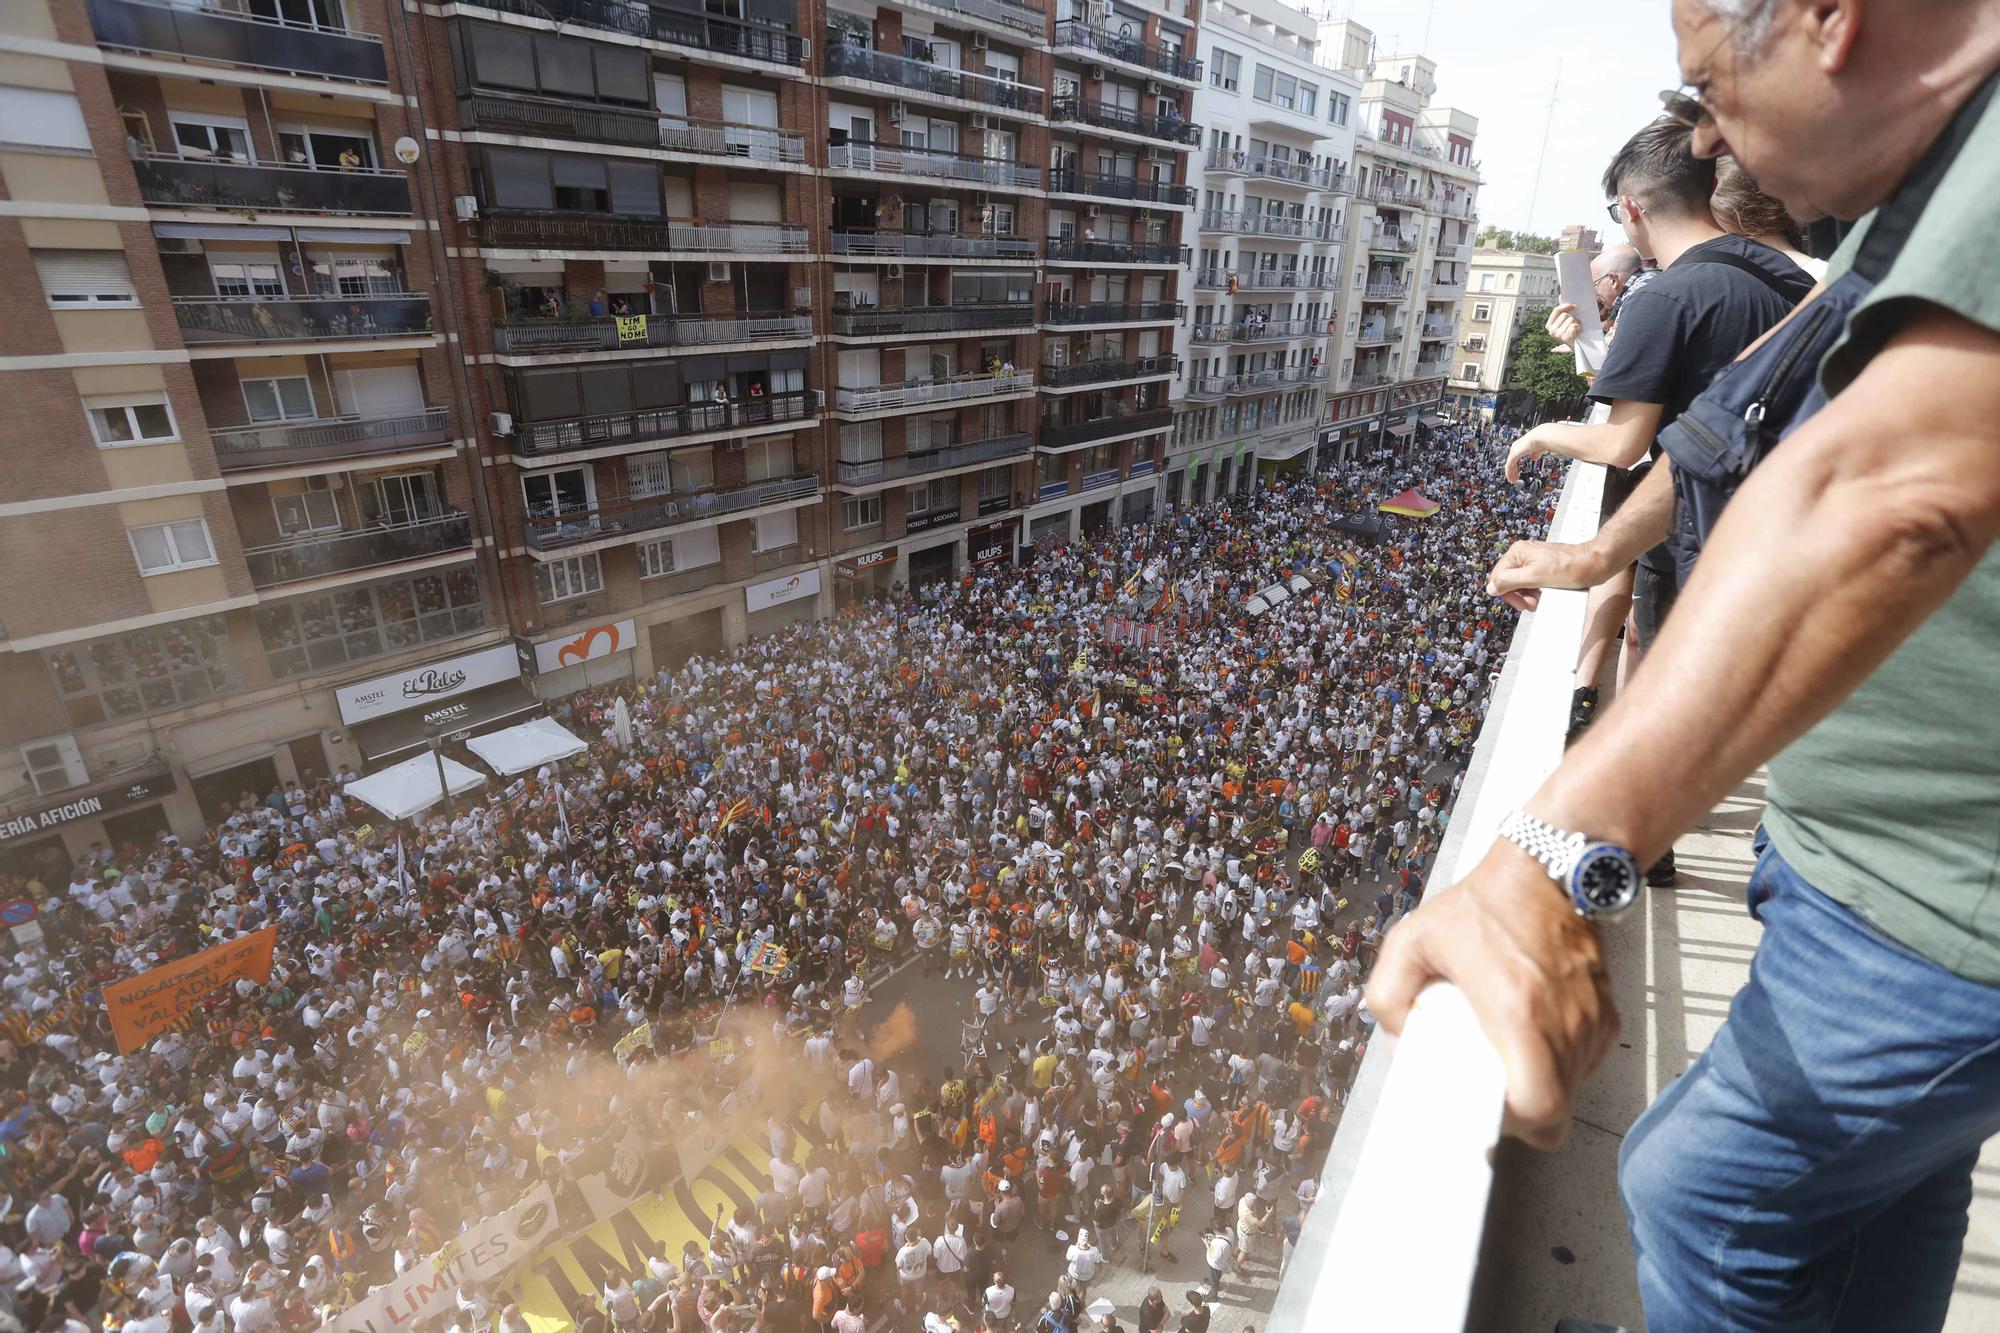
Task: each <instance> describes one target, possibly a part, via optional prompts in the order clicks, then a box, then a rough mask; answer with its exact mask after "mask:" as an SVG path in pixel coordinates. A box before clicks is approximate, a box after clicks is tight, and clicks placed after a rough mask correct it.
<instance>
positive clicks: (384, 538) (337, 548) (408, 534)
mask: <svg viewBox="0 0 2000 1333" xmlns="http://www.w3.org/2000/svg"><path fill="white" fill-rule="evenodd" d="M471 545H472V524H471V522H470V520H468V519H467V518H466V516H465V515H464V514H462V513H458V512H456V511H453V512H451V513H440V514H436V515H433V516H431V517H429V518H423V519H418V520H417V521H416V522H414V523H398V524H393V525H390V524H384V525H381V526H378V527H372V528H364V529H362V530H361V531H359V532H336V533H329V534H326V535H324V536H318V537H306V538H303V539H301V540H299V541H290V542H278V543H275V544H273V545H270V546H253V547H251V548H249V549H247V550H245V551H244V552H243V560H244V563H245V564H247V565H248V566H249V567H250V583H251V585H252V586H253V587H258V588H269V587H274V586H276V585H278V584H281V583H297V582H299V581H300V580H301V579H318V578H325V577H327V576H328V575H330V574H344V573H346V572H348V571H349V570H355V569H369V568H372V567H374V566H376V565H392V564H396V563H397V562H399V561H403V560H420V559H422V558H423V557H425V556H430V555H443V554H445V553H446V552H448V551H462V550H465V549H466V548H467V547H469V546H471Z"/></svg>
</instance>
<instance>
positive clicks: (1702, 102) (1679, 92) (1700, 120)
mask: <svg viewBox="0 0 2000 1333" xmlns="http://www.w3.org/2000/svg"><path fill="white" fill-rule="evenodd" d="M1660 105H1661V106H1662V107H1665V108H1666V112H1667V115H1668V116H1670V117H1671V118H1673V119H1674V120H1677V121H1679V122H1680V123H1681V124H1683V125H1685V126H1687V127H1688V128H1689V129H1695V128H1696V127H1698V126H1701V125H1704V124H1707V123H1708V122H1709V121H1711V120H1713V119H1714V113H1713V112H1712V111H1710V110H1709V107H1708V87H1707V85H1705V84H1700V83H1684V84H1682V85H1681V86H1680V87H1678V88H1668V89H1666V90H1664V91H1663V92H1661V94H1660Z"/></svg>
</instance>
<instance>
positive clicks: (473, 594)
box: [252, 565, 486, 678]
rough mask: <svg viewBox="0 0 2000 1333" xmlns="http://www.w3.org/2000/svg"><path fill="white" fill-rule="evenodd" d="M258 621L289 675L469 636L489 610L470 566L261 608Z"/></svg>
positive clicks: (269, 652)
mask: <svg viewBox="0 0 2000 1333" xmlns="http://www.w3.org/2000/svg"><path fill="white" fill-rule="evenodd" d="M252 618H253V619H254V620H255V622H256V625H257V634H258V637H259V638H260V639H261V640H262V642H263V647H264V661H265V663H266V665H267V666H268V667H269V669H270V672H271V675H272V676H273V677H274V678H282V677H285V676H297V675H301V674H303V673H305V672H308V671H323V670H325V669H327V668H328V667H336V666H339V665H341V664H342V663H344V662H360V661H365V660H367V659H368V658H371V657H381V656H382V655H384V654H385V653H400V652H403V651H405V650H406V649H410V648H415V647H417V646H419V645H421V644H425V643H431V642H434V641H436V640H439V639H449V638H454V637H456V636H458V635H460V634H470V633H472V632H474V631H475V630H478V629H481V628H483V627H484V626H485V624H486V607H485V603H484V602H483V601H482V600H481V598H480V595H479V576H478V574H477V573H476V572H475V571H474V567H473V566H471V565H466V566H464V567H462V568H459V569H452V570H446V571H443V572H441V573H437V574H421V575H418V576H417V577H415V578H408V579H391V580H388V581H386V582H383V583H374V584H369V585H367V586H365V587H360V588H342V589H341V590H340V591H338V592H334V593H323V594H321V595H319V596H316V597H302V598H299V599H298V600H296V601H290V602H281V603H279V604H277V605H275V606H260V607H258V608H257V609H256V611H255V612H254V614H253V617H252Z"/></svg>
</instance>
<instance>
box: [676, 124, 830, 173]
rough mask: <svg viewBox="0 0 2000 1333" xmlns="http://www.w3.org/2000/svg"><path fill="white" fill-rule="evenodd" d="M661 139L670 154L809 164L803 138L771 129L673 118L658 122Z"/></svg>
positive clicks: (760, 126) (764, 126)
mask: <svg viewBox="0 0 2000 1333" xmlns="http://www.w3.org/2000/svg"><path fill="white" fill-rule="evenodd" d="M659 135H660V147H661V148H664V149H666V150H667V151H669V152H675V153H697V154H700V155H701V156H703V157H730V158H739V159H741V160H743V161H745V162H803V161H805V160H806V141H805V140H804V139H803V138H802V137H800V136H799V135H796V134H787V133H785V132H784V131H783V130H774V129H772V128H771V127H770V126H768V125H743V124H738V123H737V122H735V121H728V120H695V119H693V118H691V117H687V116H674V117H671V118H669V119H666V120H662V121H660V122H659Z"/></svg>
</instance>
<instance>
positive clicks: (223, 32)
mask: <svg viewBox="0 0 2000 1333" xmlns="http://www.w3.org/2000/svg"><path fill="white" fill-rule="evenodd" d="M89 10H90V26H91V27H92V28H93V29H94V30H95V31H96V33H97V44H98V45H99V46H115V47H118V48H120V49H121V50H126V51H140V52H144V53H146V54H148V55H165V56H181V57H183V58H185V59H188V60H197V61H202V62H204V63H208V64H216V65H238V66H241V67H243V68H246V69H260V70H269V71H271V72H272V73H276V74H305V75H312V76H315V77H318V78H326V79H341V80H344V81H346V82H349V83H370V84H386V83H387V82H388V81H389V65H388V61H387V60H386V59H385V58H384V57H383V54H382V39H381V38H380V37H376V36H373V35H371V34H369V33H364V32H349V31H348V30H347V29H345V28H328V27H321V26H319V25H318V24H314V23H300V22H295V21H293V20H290V19H270V18H261V17H259V16H257V15H255V14H246V13H243V12H242V11H240V10H234V9H224V8H223V7H221V6H220V5H217V6H214V7H210V6H208V5H203V4H159V3H151V2H150V0H89Z"/></svg>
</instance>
